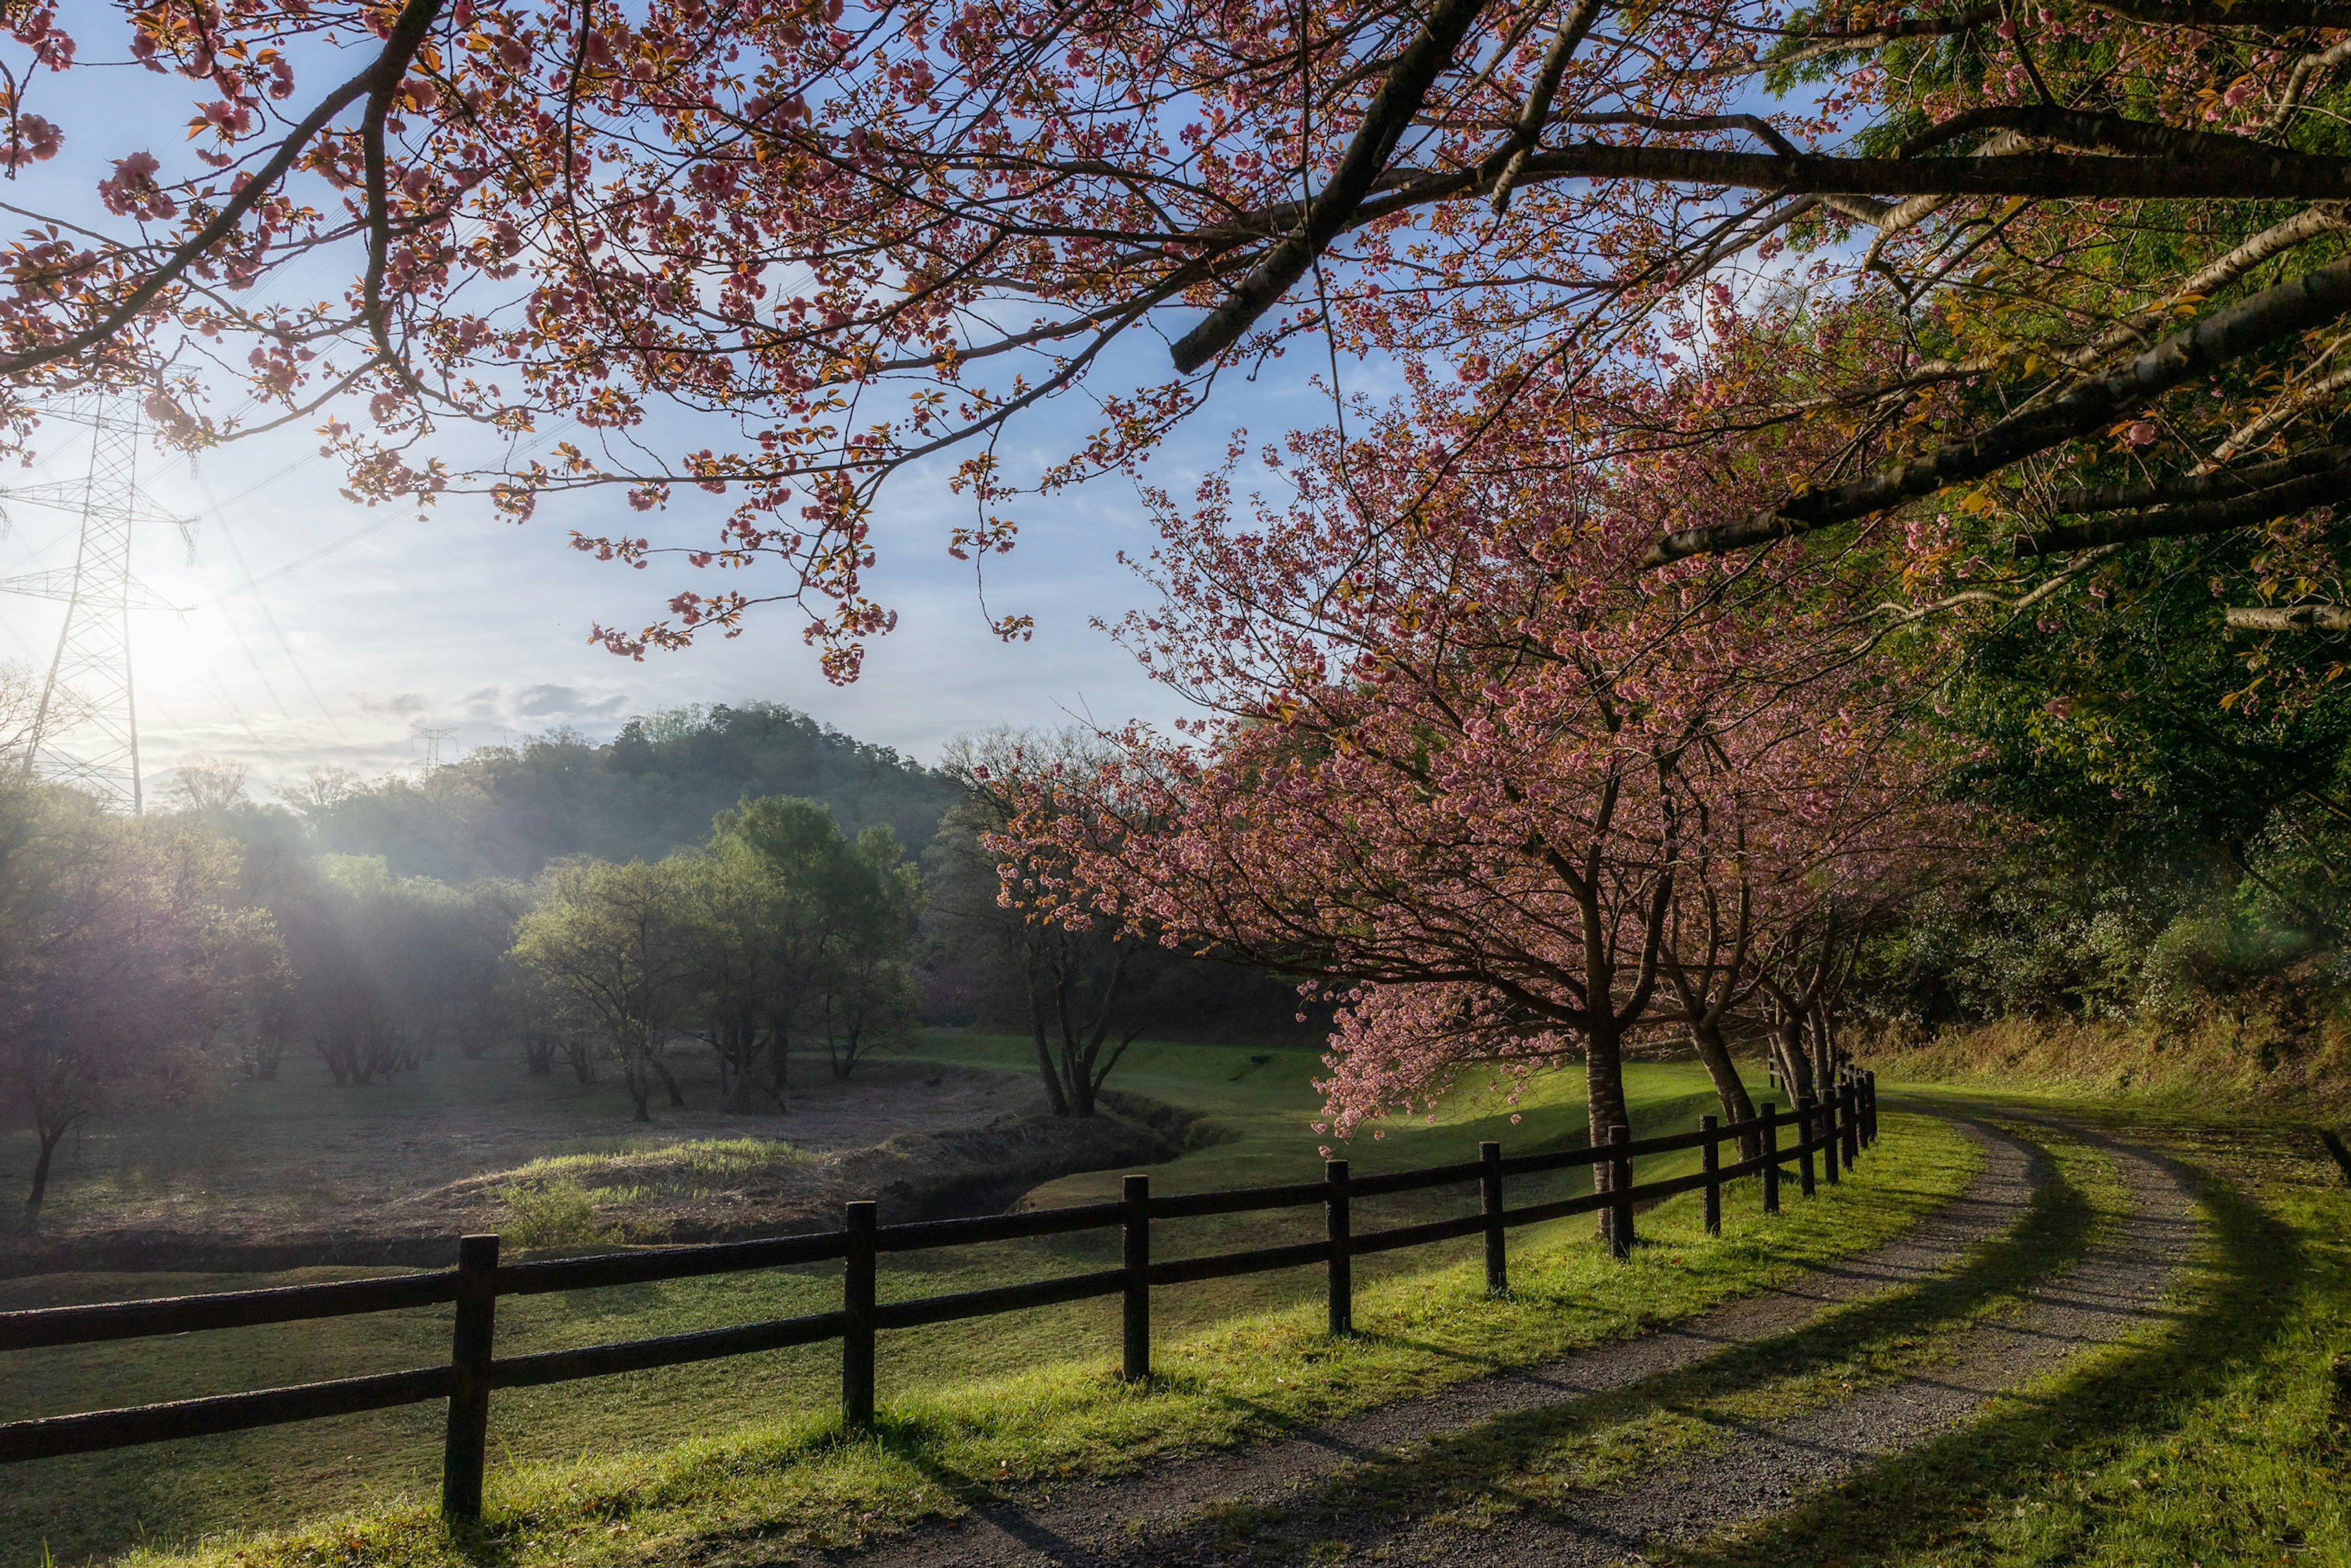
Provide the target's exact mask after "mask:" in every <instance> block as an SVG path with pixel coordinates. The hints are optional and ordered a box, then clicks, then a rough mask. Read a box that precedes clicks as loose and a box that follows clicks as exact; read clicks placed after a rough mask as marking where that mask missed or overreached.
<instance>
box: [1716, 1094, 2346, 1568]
mask: <svg viewBox="0 0 2351 1568" xmlns="http://www.w3.org/2000/svg"><path fill="white" fill-rule="evenodd" d="M2010 1100H2011V1103H2031V1104H2036V1105H2038V1106H2041V1107H2043V1108H2048V1109H2055V1110H2060V1111H2063V1112H2064V1113H2068V1114H2077V1115H2081V1116H2083V1117H2084V1118H2085V1119H2087V1120H2093V1121H2101V1120H2103V1121H2107V1122H2108V1123H2109V1124H2110V1125H2111V1126H2112V1128H2113V1130H2114V1131H2115V1132H2116V1133H2117V1134H2120V1135H2122V1136H2124V1137H2126V1138H2128V1139H2131V1140H2133V1141H2135V1142H2145V1143H2149V1144H2152V1145H2155V1146H2157V1147H2158V1148H2161V1149H2165V1150H2167V1151H2168V1152H2170V1153H2171V1154H2172V1155H2174V1156H2175V1157H2177V1158H2179V1159H2180V1160H2182V1161H2183V1162H2185V1163H2186V1165H2187V1166H2188V1168H2189V1172H2190V1174H2191V1176H2192V1177H2193V1178H2194V1181H2195V1184H2196V1186H2197V1190H2198V1193H2199V1197H2200V1199H2201V1202H2202V1204H2203V1206H2204V1208H2205V1210H2206V1213H2207V1216H2208V1218H2210V1221H2211V1222H2212V1223H2211V1237H2210V1241H2209V1244H2208V1245H2207V1246H2206V1247H2205V1248H2204V1249H2203V1250H2202V1251H2201V1253H2200V1254H2199V1257H2198V1258H2197V1259H2196V1260H2195V1262H2194V1264H2193V1265H2192V1267H2191V1268H2190V1269H2189V1273H2188V1277H2187V1280H2186V1281H2185V1284H2184V1286H2183V1288H2182V1289H2181V1290H2180V1291H2178V1292H2177V1293H2176V1294H2175V1296H2174V1298H2173V1300H2172V1301H2169V1302H2168V1311H2167V1312H2166V1313H2165V1314H2163V1315H2162V1316H2161V1317H2160V1318H2159V1319H2158V1321H2157V1322H2155V1323H2154V1324H2153V1325H2152V1326H2151V1327H2150V1328H2148V1329H2147V1331H2145V1332H2143V1333H2139V1334H2137V1335H2135V1336H2133V1337H2132V1338H2130V1339H2128V1340H2126V1341H2125V1342H2123V1343H2119V1344H2116V1345H2115V1346H2111V1347H2108V1348H2105V1349H2104V1350H2100V1351H2096V1352H2093V1353H2091V1354H2087V1355H2085V1356H2083V1357H2082V1358H2080V1359H2079V1360H2078V1361H2077V1362H2076V1363H2074V1364H2070V1365H2068V1366H2067V1367H2065V1368H2064V1369H2063V1370H2062V1371H2060V1372H2059V1373H2057V1374H2055V1375H2051V1376H2049V1377H2046V1378H2043V1379H2042V1380H2041V1381H2040V1382H2038V1383H2036V1384H2034V1385H2030V1386H2028V1387H2025V1388H2022V1389H2020V1390H2017V1391H2016V1392H2015V1393H2014V1395H2013V1396H2010V1397H2008V1398H2004V1399H2002V1400H2000V1401H1998V1402H1996V1403H1995V1405H1994V1406H1993V1408H1992V1409H1991V1411H1990V1412H1989V1414H1988V1415H1987V1416H1986V1417H1985V1418H1984V1419H1982V1420H1981V1421H1980V1422H1978V1423H1976V1424H1974V1425H1971V1426H1970V1427H1968V1428H1966V1429H1964V1430H1962V1431H1960V1432H1957V1433H1954V1434H1952V1435H1951V1436H1949V1437H1946V1438H1943V1439H1941V1440H1939V1441H1938V1442H1935V1443H1932V1444H1929V1445H1928V1446H1927V1447H1925V1448H1920V1449H1917V1450H1916V1451H1914V1452H1912V1453H1910V1454H1907V1455H1905V1456H1903V1457H1901V1458H1896V1459H1895V1460H1893V1461H1891V1462H1889V1463H1887V1464H1885V1465H1882V1466H1879V1467H1877V1468H1876V1469H1873V1470H1872V1471H1871V1472H1869V1473H1868V1474H1867V1475H1865V1476H1864V1477H1863V1478H1861V1479H1858V1480H1857V1481H1856V1482H1855V1483H1854V1484H1852V1485H1850V1486H1848V1487H1847V1488H1845V1489H1844V1490H1841V1491H1839V1492H1837V1493H1835V1494H1833V1495H1831V1496H1828V1497H1824V1498H1822V1499H1820V1500H1816V1501H1814V1502H1813V1504H1811V1505H1810V1506H1808V1507H1805V1508H1803V1509H1801V1510H1799V1511H1795V1512H1794V1513H1792V1514H1790V1515H1787V1516H1785V1517H1783V1518H1782V1519H1780V1520H1776V1521H1771V1522H1770V1523H1768V1524H1766V1525H1763V1526H1761V1527H1760V1528H1758V1529H1755V1530H1752V1531H1746V1532H1742V1533H1741V1534H1740V1535H1738V1536H1737V1537H1735V1538H1733V1539H1731V1540H1729V1541H1727V1542H1718V1543H1715V1544H1713V1545H1711V1546H1709V1547H1708V1548H1707V1549H1704V1550H1700V1551H1693V1552H1686V1553H1684V1554H1682V1556H1681V1557H1679V1558H1678V1559H1675V1561H1677V1562H1679V1563H1683V1564H1685V1565H1687V1568H1762V1565H1766V1564H1771V1565H1777V1564H1784V1563H1886V1564H1892V1565H1899V1568H2026V1565H2032V1564H2043V1563H2067V1564H2084V1565H2106V1564H2111V1565H2113V1568H2126V1565H2127V1568H2138V1565H2141V1564H2167V1565H2168V1564H2183V1565H2185V1564H2199V1565H2201V1568H2222V1565H2238V1564H2241V1565H2245V1568H2252V1565H2254V1564H2263V1565H2268V1564H2335V1563H2351V1190H2347V1189H2346V1186H2345V1185H2344V1181H2343V1178H2342V1176H2341V1174H2340V1173H2339V1172H2338V1171H2337V1170H2336V1168H2335V1166H2334V1165H2333V1163H2332V1162H2331V1161H2330V1160H2329V1159H2328V1158H2327V1156H2326V1155H2325V1153H2324V1152H2323V1151H2322V1150H2321V1149H2320V1147H2319V1145H2318V1141H2317V1139H2316V1137H2315V1136H2314V1134H2313V1133H2312V1132H2311V1131H2310V1130H2308V1129H2307V1128H2302V1127H2296V1126H2291V1125H2281V1124H2273V1123H2263V1122H2261V1121H2258V1120H2254V1119H2252V1118H2245V1117H2225V1116H2219V1115H2213V1114H2210V1113H2207V1114H2204V1115H2200V1116H2172V1117H2167V1118H2162V1119H2156V1118H2151V1117H2146V1116H2138V1117H2133V1118H2130V1119H2128V1120H2126V1121H2125V1120H2119V1119H2116V1118H2114V1117H2113V1116H2112V1113H2111V1112H2110V1111H2106V1110H2105V1109H2103V1108H2102V1107H2101V1106H2099V1105H2097V1104H2095V1103H2086V1104H2085V1103H2068V1102H2066V1101H2064V1100H2063V1099H2062V1098H2059V1097H2056V1096H2038V1097H2034V1098H2033V1099H2032V1100H2030V1101H2025V1100H2022V1099H2021V1098H2020V1097H2013V1096H2011V1097H2010Z"/></svg>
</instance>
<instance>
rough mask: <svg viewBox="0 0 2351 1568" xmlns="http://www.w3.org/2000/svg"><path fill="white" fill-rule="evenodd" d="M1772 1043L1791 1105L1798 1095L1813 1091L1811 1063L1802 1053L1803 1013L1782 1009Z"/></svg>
mask: <svg viewBox="0 0 2351 1568" xmlns="http://www.w3.org/2000/svg"><path fill="white" fill-rule="evenodd" d="M1773 1043H1774V1045H1775V1047H1776V1049H1777V1050H1778V1051H1779V1053H1780V1077H1781V1079H1782V1082H1785V1083H1786V1084H1787V1086H1788V1100H1789V1103H1790V1104H1791V1105H1793V1104H1794V1103H1795V1101H1796V1100H1797V1099H1798V1098H1799V1097H1800V1096H1802V1095H1805V1094H1810V1093H1811V1092H1813V1064H1812V1062H1811V1061H1809V1060H1807V1059H1806V1057H1805V1055H1804V1015H1803V1014H1802V1012H1799V1011H1798V1010H1796V1009H1793V1008H1787V1009H1782V1012H1781V1016H1780V1027H1779V1030H1778V1031H1777V1033H1776V1034H1775V1035H1774V1036H1773Z"/></svg>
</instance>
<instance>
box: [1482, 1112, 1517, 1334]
mask: <svg viewBox="0 0 2351 1568" xmlns="http://www.w3.org/2000/svg"><path fill="white" fill-rule="evenodd" d="M1478 1164H1479V1166H1480V1167H1481V1168H1480V1169H1479V1176H1478V1198H1479V1207H1481V1208H1482V1209H1483V1210H1484V1211H1485V1215H1486V1293H1487V1294H1488V1295H1489V1296H1499V1295H1501V1294H1503V1293H1504V1292H1505V1291H1509V1290H1510V1260H1509V1255H1508V1254H1507V1253H1506V1252H1504V1250H1503V1239H1502V1145H1499V1144H1497V1143H1491V1142H1489V1143H1483V1144H1480V1145H1478Z"/></svg>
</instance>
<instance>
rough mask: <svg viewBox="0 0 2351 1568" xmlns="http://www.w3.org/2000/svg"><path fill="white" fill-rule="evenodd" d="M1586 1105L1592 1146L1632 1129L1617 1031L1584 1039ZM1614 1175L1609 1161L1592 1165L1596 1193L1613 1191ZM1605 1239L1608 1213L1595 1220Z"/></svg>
mask: <svg viewBox="0 0 2351 1568" xmlns="http://www.w3.org/2000/svg"><path fill="white" fill-rule="evenodd" d="M1583 1104H1584V1111H1585V1113H1586V1114H1585V1124H1586V1126H1587V1127H1588V1128H1589V1129H1590V1134H1589V1135H1590V1137H1591V1140H1592V1146H1593V1148H1595V1149H1597V1148H1601V1147H1604V1146H1605V1145H1606V1144H1607V1142H1608V1130H1609V1129H1610V1128H1611V1127H1629V1126H1631V1125H1632V1124H1633V1115H1632V1113H1631V1112H1630V1111H1628V1110H1627V1109H1626V1108H1625V1056H1624V1050H1623V1046H1622V1044H1621V1042H1620V1041H1618V1040H1617V1039H1616V1037H1615V1034H1614V1031H1613V1030H1610V1031H1608V1032H1607V1033H1606V1034H1605V1035H1602V1034H1597V1033H1593V1034H1587V1035H1585V1036H1584V1040H1583ZM1611 1175H1612V1173H1611V1171H1610V1170H1609V1166H1608V1162H1607V1161H1605V1160H1595V1161H1594V1162H1593V1166H1592V1190H1593V1191H1594V1192H1611V1191H1614V1187H1613V1186H1612V1185H1611V1183H1610V1176H1611ZM1594 1218H1595V1219H1596V1220H1597V1222H1598V1228H1599V1231H1600V1234H1601V1236H1602V1238H1603V1239H1605V1238H1606V1237H1607V1234H1608V1210H1606V1209H1602V1210H1600V1212H1599V1213H1598V1214H1597V1215H1596V1216H1595V1217H1594Z"/></svg>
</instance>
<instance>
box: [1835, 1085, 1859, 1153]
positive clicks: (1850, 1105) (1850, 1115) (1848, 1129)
mask: <svg viewBox="0 0 2351 1568" xmlns="http://www.w3.org/2000/svg"><path fill="white" fill-rule="evenodd" d="M1837 1098H1838V1099H1839V1100H1841V1101H1843V1102H1844V1168H1845V1169H1847V1170H1851V1169H1853V1162H1854V1161H1855V1160H1857V1159H1859V1158H1861V1082H1860V1080H1858V1079H1855V1078H1847V1079H1846V1080H1845V1081H1844V1092H1842V1093H1841V1094H1839V1095H1838V1096H1837Z"/></svg>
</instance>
